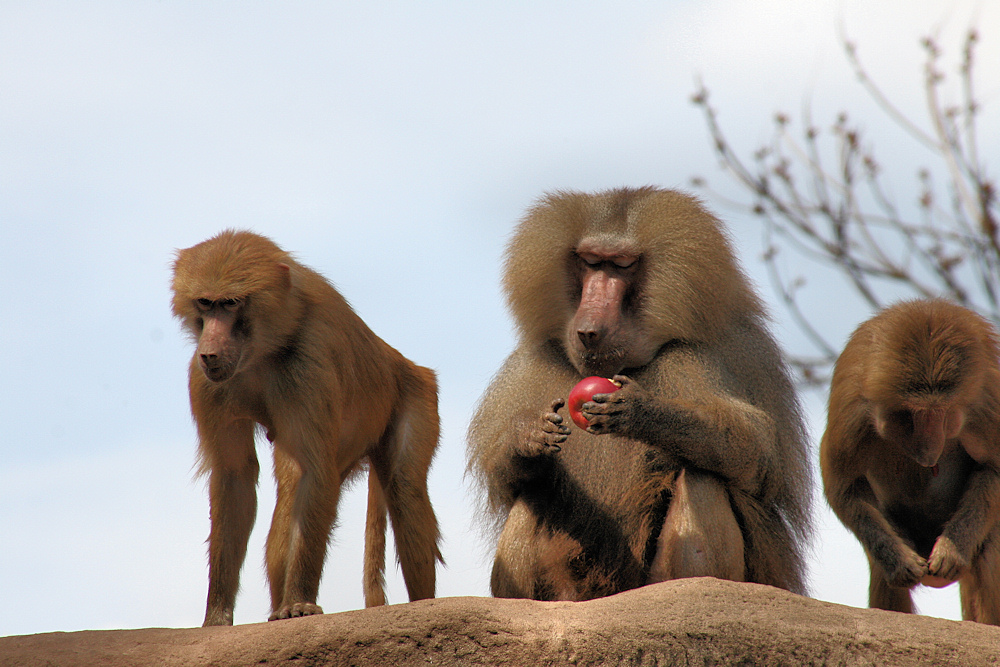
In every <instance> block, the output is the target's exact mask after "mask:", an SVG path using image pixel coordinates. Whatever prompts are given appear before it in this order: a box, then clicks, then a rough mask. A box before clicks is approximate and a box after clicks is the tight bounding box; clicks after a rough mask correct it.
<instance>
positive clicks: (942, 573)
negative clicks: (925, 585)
mask: <svg viewBox="0 0 1000 667" xmlns="http://www.w3.org/2000/svg"><path fill="white" fill-rule="evenodd" d="M968 567H969V561H968V560H967V559H966V558H964V557H963V556H962V554H961V553H960V552H959V551H958V547H956V546H955V543H954V542H952V541H951V538H949V537H946V536H944V535H942V536H941V537H939V538H937V542H935V543H934V548H933V549H932V550H931V557H930V558H929V559H927V574H929V575H931V576H934V577H940V578H941V579H945V580H947V581H955V580H956V579H958V578H959V577H960V576H962V573H963V572H965V571H966V569H968Z"/></svg>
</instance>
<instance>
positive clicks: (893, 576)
mask: <svg viewBox="0 0 1000 667" xmlns="http://www.w3.org/2000/svg"><path fill="white" fill-rule="evenodd" d="M925 574H927V561H926V560H924V559H923V558H921V557H920V555H919V554H917V552H915V551H914V550H913V549H910V548H909V547H904V548H903V551H902V552H901V553H900V554H899V559H898V560H897V561H896V568H895V569H894V570H893V571H892V572H889V571H888V570H886V578H887V580H888V582H889V585H890V586H894V587H897V588H910V587H911V586H913V585H914V584H916V583H917V582H918V581H920V580H921V579H923V577H924V575H925Z"/></svg>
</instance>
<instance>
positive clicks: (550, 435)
mask: <svg viewBox="0 0 1000 667" xmlns="http://www.w3.org/2000/svg"><path fill="white" fill-rule="evenodd" d="M564 405H566V400H565V399H562V398H557V399H556V400H554V401H552V405H551V406H550V408H549V411H548V412H546V413H544V414H542V416H541V418H539V420H538V422H537V423H536V424H535V426H534V428H532V429H531V432H530V433H529V434H528V441H527V442H526V443H524V444H523V445H522V446H521V448H520V450H519V451H518V454H520V455H521V456H525V457H534V456H543V455H551V454H555V453H556V452H558V451H559V450H561V449H562V447H561V446H560V445H562V443H564V442H566V438H567V436H569V426H567V425H566V422H565V420H564V419H563V417H562V415H560V414H559V410H560V409H562V407H563V406H564Z"/></svg>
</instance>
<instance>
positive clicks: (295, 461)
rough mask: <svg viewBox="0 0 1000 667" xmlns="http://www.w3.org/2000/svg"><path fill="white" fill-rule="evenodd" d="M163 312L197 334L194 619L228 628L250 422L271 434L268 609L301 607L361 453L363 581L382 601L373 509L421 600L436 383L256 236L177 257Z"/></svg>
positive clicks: (430, 571)
mask: <svg viewBox="0 0 1000 667" xmlns="http://www.w3.org/2000/svg"><path fill="white" fill-rule="evenodd" d="M173 291H174V298H173V311H174V314H175V315H176V316H177V317H178V318H180V320H181V321H182V323H183V325H184V327H185V328H186V329H187V330H188V331H189V332H190V333H191V335H192V336H193V337H194V338H195V340H196V341H197V343H198V349H197V351H196V352H195V354H194V357H193V358H192V359H191V365H190V393H191V411H192V413H193V415H194V418H195V422H196V424H197V427H198V437H199V456H200V459H201V470H202V472H204V473H207V474H208V475H209V498H210V502H211V520H212V529H211V534H210V536H209V586H208V604H207V609H206V613H205V625H231V624H232V622H233V606H234V604H235V601H236V592H237V589H238V588H239V575H240V569H241V568H242V565H243V560H244V558H245V556H246V548H247V540H248V538H249V535H250V530H251V528H252V527H253V523H254V518H255V515H256V506H257V497H256V490H255V486H256V483H257V473H258V470H259V465H258V463H257V456H256V451H255V448H254V431H255V428H256V427H257V426H258V425H259V426H260V427H262V428H263V429H264V431H265V433H266V435H267V438H268V440H270V441H271V442H272V443H273V444H274V473H275V478H276V479H277V485H278V498H277V503H276V505H275V509H274V517H273V520H272V523H271V530H270V532H269V533H268V537H267V575H268V581H269V583H270V588H271V610H272V613H271V617H270V618H271V619H272V620H274V619H278V618H288V617H290V616H302V615H307V614H316V613H322V609H320V607H319V606H318V605H316V594H317V589H318V588H319V581H320V575H321V573H322V569H323V561H324V560H325V558H326V547H327V540H328V538H329V535H330V531H331V529H332V526H333V523H334V520H335V517H336V511H337V501H338V498H339V495H340V489H341V485H342V484H343V482H344V481H345V480H346V479H347V478H349V477H350V476H351V475H352V474H354V473H356V472H358V471H359V470H360V469H361V468H362V466H363V465H364V462H365V461H367V463H368V484H369V492H368V520H367V527H366V530H365V567H364V591H365V603H366V605H367V606H372V605H378V604H384V603H385V593H384V590H383V570H384V563H385V530H386V509H388V512H389V516H390V518H391V519H392V524H393V529H394V533H395V536H396V549H397V552H398V553H399V558H400V563H401V565H402V568H403V575H404V579H405V581H406V586H407V589H408V591H409V594H410V599H411V600H416V599H420V598H428V597H433V596H434V582H435V572H434V568H435V560H440V553H439V551H438V548H437V540H438V527H437V521H436V519H435V517H434V511H433V509H432V508H431V504H430V499H429V498H428V495H427V471H428V469H429V467H430V464H431V459H432V458H433V456H434V452H435V450H436V448H437V442H438V432H439V429H438V413H437V383H436V380H435V377H434V373H433V371H431V370H429V369H427V368H422V367H420V366H417V365H415V364H413V363H412V362H411V361H409V360H408V359H406V358H405V357H403V356H402V355H401V354H399V352H397V351H396V350H394V349H393V348H391V347H389V346H388V345H387V344H386V343H385V342H383V341H382V340H381V339H380V338H378V336H376V335H375V334H374V333H372V331H371V330H370V329H369V328H368V327H367V326H366V325H365V323H364V322H363V321H362V320H361V318H359V317H358V316H357V315H356V314H355V313H354V311H353V310H351V308H350V306H349V305H348V304H347V302H346V301H345V300H344V299H343V297H341V295H340V294H339V293H338V292H337V291H336V290H335V289H334V288H333V287H332V286H331V285H330V284H329V283H328V282H327V281H326V280H324V279H323V277H322V276H320V275H319V274H318V273H316V272H315V271H312V270H311V269H308V268H306V267H304V266H302V265H301V264H298V263H297V262H296V261H295V260H294V259H292V258H291V257H290V256H289V255H288V254H287V253H285V252H284V251H282V250H281V249H280V248H279V247H278V246H276V245H275V244H274V243H273V242H271V241H270V240H269V239H267V238H265V237H263V236H259V235H257V234H252V233H250V232H238V231H225V232H222V233H221V234H219V235H218V236H216V237H214V238H212V239H209V240H207V241H205V242H203V243H200V244H198V245H196V246H194V247H192V248H188V249H187V250H181V251H179V252H178V253H177V260H176V262H175V263H174V281H173Z"/></svg>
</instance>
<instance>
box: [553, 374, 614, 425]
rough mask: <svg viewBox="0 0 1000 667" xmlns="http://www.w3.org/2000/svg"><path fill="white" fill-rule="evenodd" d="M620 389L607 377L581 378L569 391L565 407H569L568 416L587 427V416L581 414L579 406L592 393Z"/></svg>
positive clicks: (608, 392) (607, 392) (587, 399)
mask: <svg viewBox="0 0 1000 667" xmlns="http://www.w3.org/2000/svg"><path fill="white" fill-rule="evenodd" d="M619 389H621V387H619V386H618V385H616V384H615V383H614V382H612V381H611V380H609V379H608V378H602V377H598V376H596V375H592V376H590V377H589V378H583V379H582V380H580V381H579V382H577V383H576V386H575V387H573V390H572V391H571V392H569V398H568V399H567V401H566V407H568V408H569V416H570V419H572V420H573V422H574V423H575V424H576V425H577V426H579V427H580V428H587V418H586V417H584V416H583V413H582V412H580V408H581V407H582V406H583V404H584V403H586V402H587V401H589V400H590V399H592V398H593V397H594V394H610V393H611V392H613V391H618V390H619Z"/></svg>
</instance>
